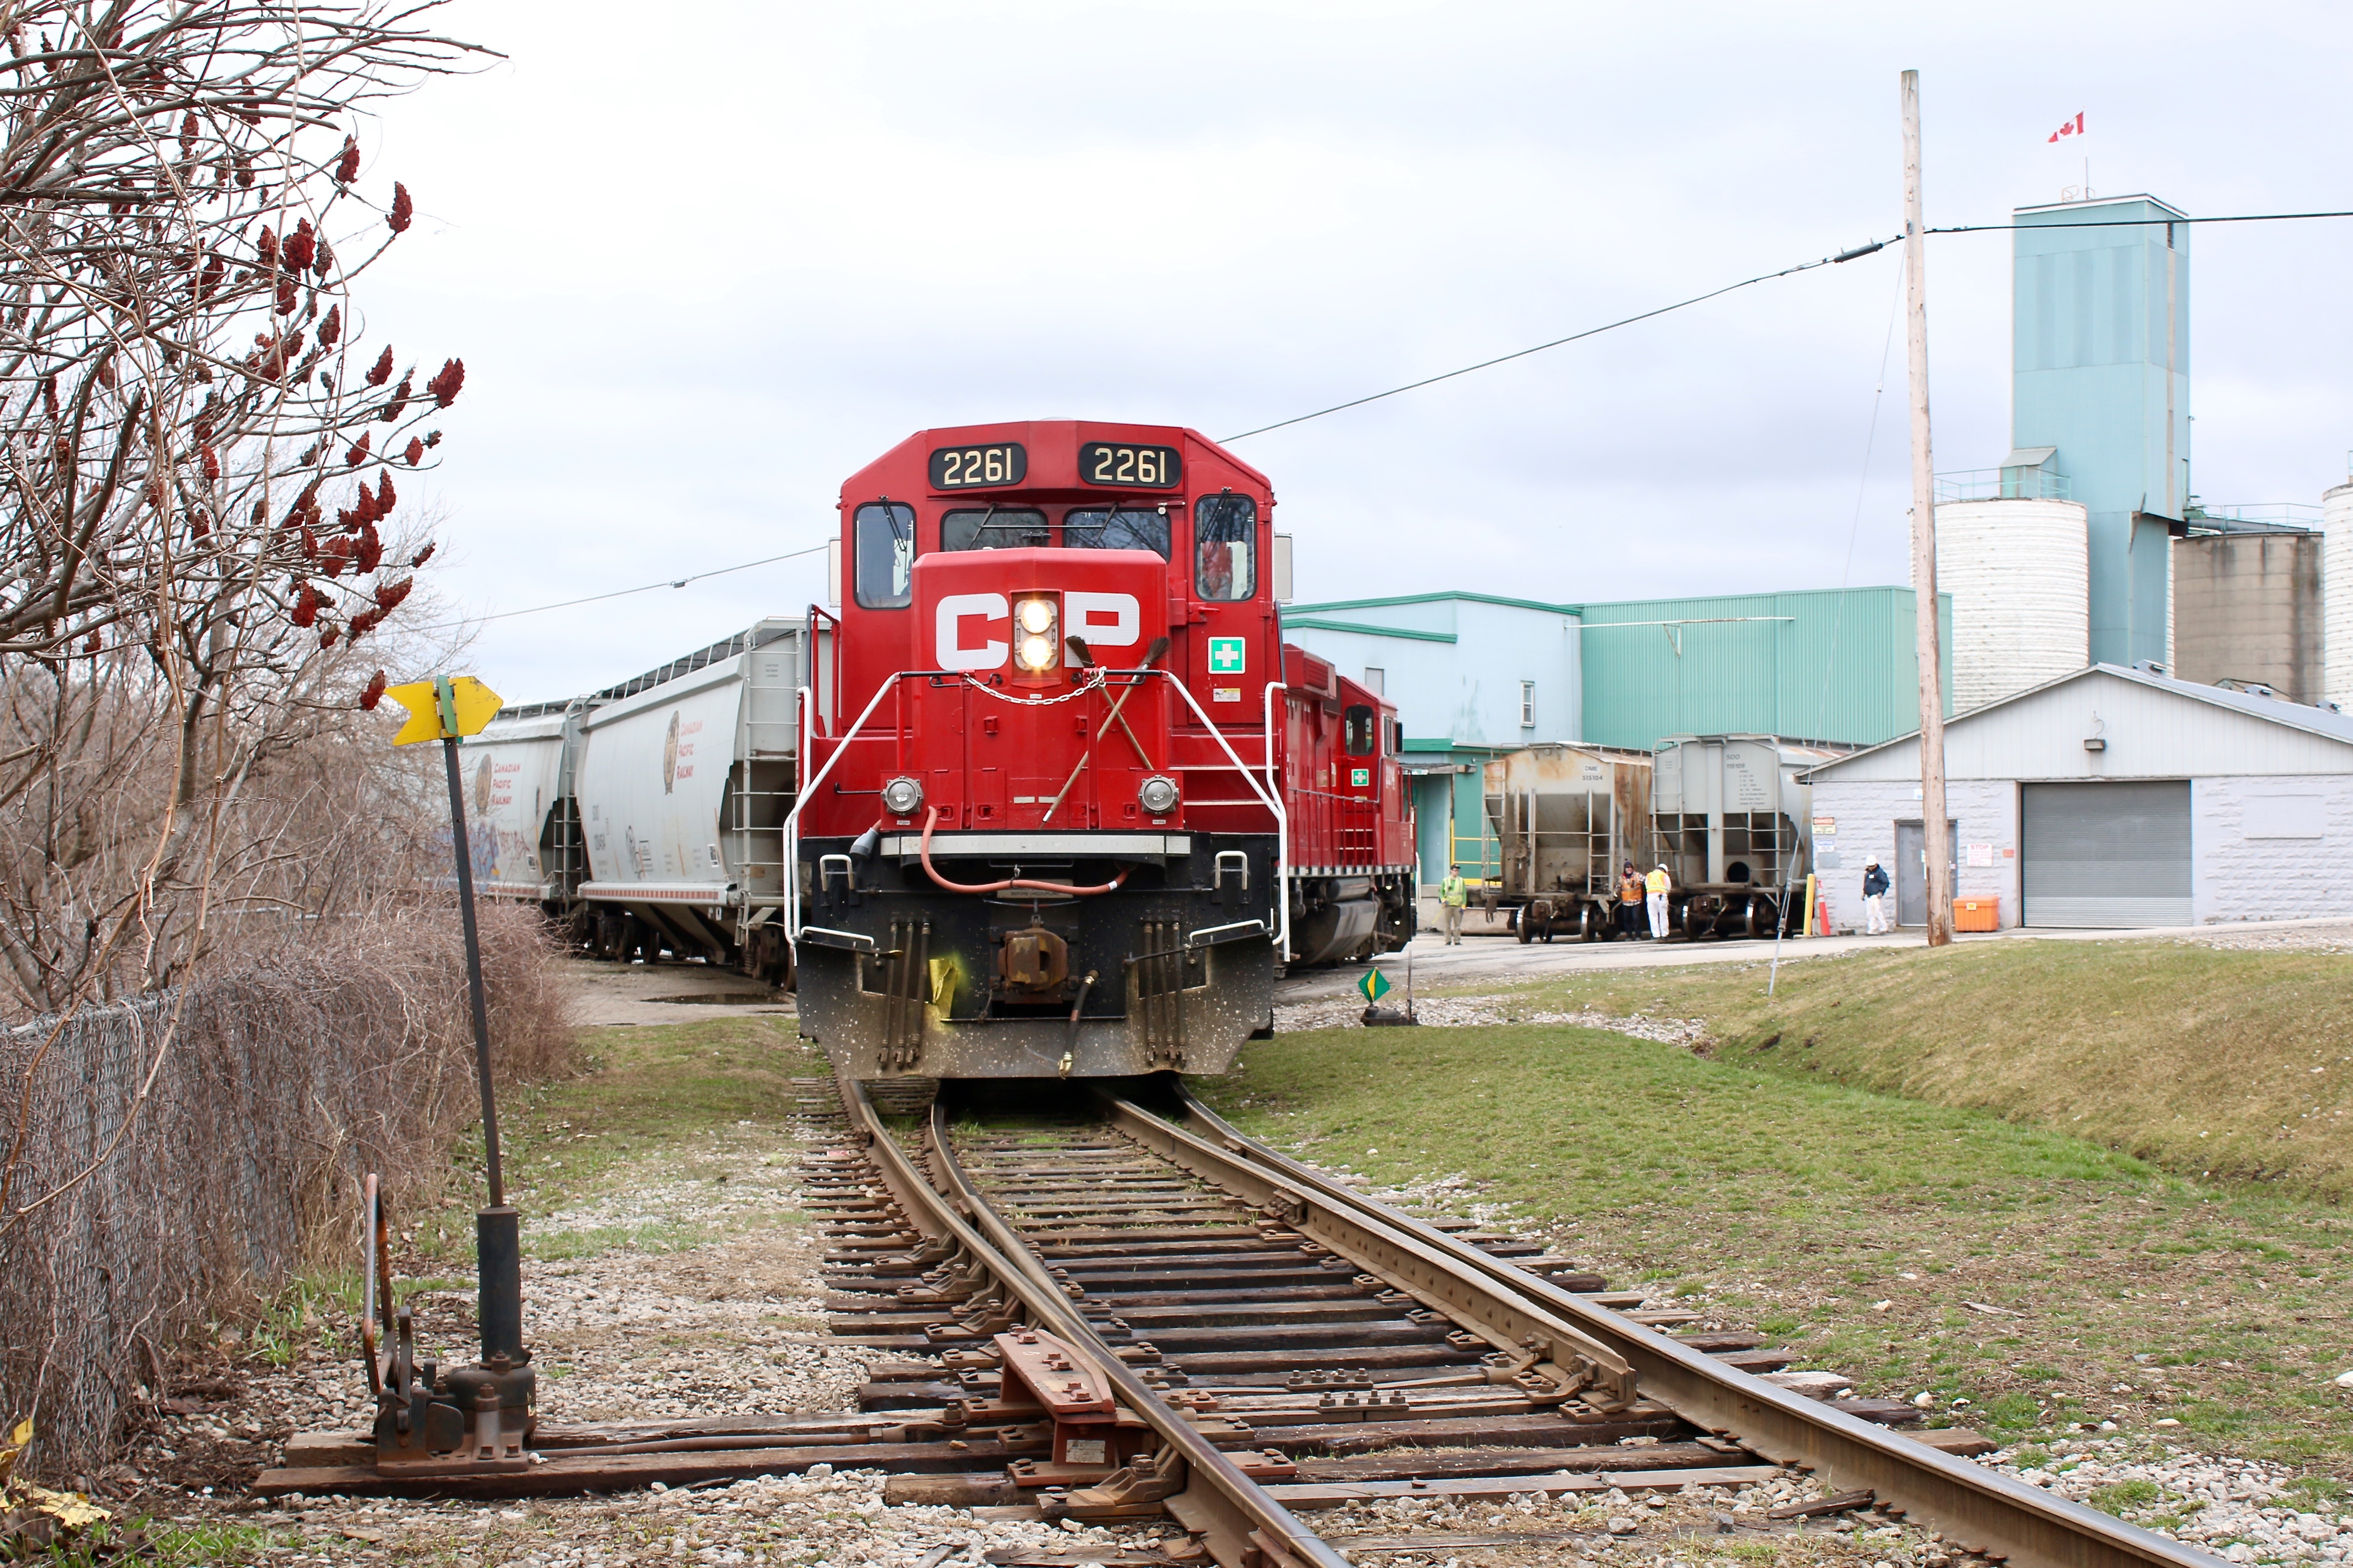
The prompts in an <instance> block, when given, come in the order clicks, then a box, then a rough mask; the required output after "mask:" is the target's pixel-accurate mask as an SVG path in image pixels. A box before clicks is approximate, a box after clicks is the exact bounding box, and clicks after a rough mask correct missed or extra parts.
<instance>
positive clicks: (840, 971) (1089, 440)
mask: <svg viewBox="0 0 2353 1568" xmlns="http://www.w3.org/2000/svg"><path fill="white" fill-rule="evenodd" d="M1273 510H1274V497H1273V494H1272V491H1271V489H1270V487H1269V486H1268V484H1267V481H1266V479H1265V476H1263V475H1262V474H1261V473H1259V472H1258V471H1257V470H1256V469H1255V468H1250V466H1249V465H1248V464H1246V463H1243V462H1241V461H1240V460H1239V459H1237V458H1235V457H1234V456H1233V455H1232V454H1231V453H1229V452H1228V451H1226V450H1225V449H1224V448H1222V447H1219V446H1218V445H1217V444H1216V443H1215V442H1213V441H1210V440H1208V439H1207V438H1205V437H1201V436H1200V435H1198V434H1197V433H1195V432H1193V431H1191V430H1183V429H1175V428H1169V427H1166V426H1137V425H1099V424H1091V423H1087V422H1084V421H1075V420H1034V421H1029V422H1025V423H1015V424H1004V425H981V426H965V427H963V428H958V429H950V430H926V431H923V432H920V433H918V434H916V435H914V436H913V437H909V438H908V439H907V440H905V441H903V442H902V443H900V445H899V446H897V447H894V448H892V450H891V451H890V452H888V453H886V454H884V455H883V456H882V457H881V458H879V459H877V460H876V461H875V462H873V463H871V464H870V465H869V466H868V467H866V468H864V469H862V470H860V472H859V473H858V474H856V475H854V476H853V477H852V478H851V479H849V482H848V483H847V484H845V485H844V486H843V487H842V491H841V535H840V550H841V567H840V584H841V587H842V589H843V592H842V595H841V603H840V607H839V616H831V615H828V614H827V613H825V612H823V611H817V610H813V611H812V612H811V617H812V621H813V622H814V623H815V624H816V625H817V626H818V636H817V637H815V638H814V639H813V642H814V651H815V661H814V664H813V666H812V673H811V682H812V684H811V685H810V686H809V687H808V688H807V689H804V690H803V693H802V696H801V703H800V710H801V719H800V725H801V735H800V745H799V757H800V774H801V778H802V780H803V781H804V782H803V784H802V785H801V788H800V790H799V792H798V797H797V800H796V801H795V803H794V805H793V809H792V812H791V814H790V816H788V817H787V818H786V826H785V834H786V862H787V864H788V865H790V866H792V867H793V868H795V870H796V871H797V876H795V877H794V878H792V879H789V881H788V893H787V900H788V902H787V908H786V911H785V916H786V930H787V931H789V932H790V933H791V934H792V937H793V945H794V948H795V951H796V955H797V969H798V979H799V990H800V1016H801V1024H802V1027H803V1029H804V1031H806V1032H807V1033H808V1034H810V1035H812V1036H814V1037H816V1038H817V1039H818V1042H819V1043H820V1044H821V1045H822V1046H823V1047H825V1048H826V1050H827V1051H828V1054H829V1055H831V1056H832V1058H834V1060H835V1061H836V1062H837V1063H839V1064H842V1065H845V1066H847V1067H849V1068H851V1069H852V1070H853V1071H855V1072H856V1073H857V1074H858V1076H860V1078H865V1079H887V1078H891V1077H894V1076H921V1077H926V1078H950V1077H954V1078H983V1077H1014V1078H1019V1077H1053V1076H1058V1075H1060V1076H1077V1077H1112V1076H1120V1075H1126V1074H1134V1073H1146V1072H1155V1071H1163V1070H1179V1071H1186V1072H1210V1073H1214V1072H1219V1071H1222V1070H1223V1069H1224V1068H1226V1066H1227V1064H1228V1063H1229V1061H1230V1060H1231V1059H1232V1057H1233V1054H1234V1052H1235V1051H1236V1050H1237V1049H1238V1048H1239V1047H1240V1045H1241V1042H1242V1041H1243V1040H1245V1039H1247V1038H1250V1037H1251V1036H1253V1035H1258V1034H1263V1033H1264V1032H1265V1031H1266V1030H1267V1029H1269V1028H1270V1027H1271V1023H1272V1016H1273V987H1274V978H1275V971H1276V965H1277V963H1278V961H1279V959H1287V960H1288V961H1290V962H1293V963H1316V962H1325V961H1330V960H1333V959H1336V958H1345V957H1350V956H1362V955H1367V954H1370V953H1372V952H1378V951H1384V950H1387V949H1390V948H1394V947H1397V946H1399V945H1401V944H1402V943H1403V942H1404V941H1405V940H1406V938H1407V936H1408V934H1409V932H1410V931H1411V925H1410V921H1411V920H1412V917H1413V852H1412V844H1413V825H1412V817H1411V812H1410V808H1409V805H1407V803H1406V797H1405V792H1404V790H1403V788H1402V784H1401V781H1400V779H1399V777H1398V760H1397V752H1398V725H1397V720H1396V711H1395V710H1394V709H1392V708H1390V707H1389V706H1388V704H1386V703H1385V702H1383V701H1382V700H1381V698H1380V696H1379V695H1378V694H1377V693H1375V692H1371V691H1368V690H1366V689H1364V688H1363V687H1360V686H1358V685H1356V683H1355V682H1353V681H1349V680H1346V679H1342V678H1340V677H1339V676H1338V675H1337V674H1336V672H1335V671H1334V670H1333V669H1332V668H1331V667H1330V666H1329V665H1327V664H1325V663H1324V662H1323V661H1321V660H1319V659H1316V658H1314V657H1313V656H1311V655H1308V654H1306V653H1305V652H1303V650H1301V649H1298V648H1287V647H1283V645H1282V634H1281V628H1280V623H1279V620H1278V614H1277V611H1276V607H1275V599H1274V587H1275V585H1274V584H1273V582H1272V581H1271V577H1272V575H1273V571H1274V566H1275V554H1276V543H1275V535H1274V531H1273V524H1272V514H1273Z"/></svg>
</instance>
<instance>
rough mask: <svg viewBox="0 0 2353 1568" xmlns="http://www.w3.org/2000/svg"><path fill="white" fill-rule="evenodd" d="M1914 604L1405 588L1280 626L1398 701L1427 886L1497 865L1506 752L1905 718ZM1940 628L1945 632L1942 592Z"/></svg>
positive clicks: (1913, 666)
mask: <svg viewBox="0 0 2353 1568" xmlns="http://www.w3.org/2000/svg"><path fill="white" fill-rule="evenodd" d="M1913 603H1914V601H1913V596H1912V590H1911V589H1909V588H1852V589H1846V590H1835V589H1832V590H1822V591H1819V592H1809V593H1788V594H1742V595H1725V596H1719V597H1713V598H1684V599H1641V600H1626V601H1620V602H1617V603H1611V604H1588V605H1570V604H1554V603H1549V602H1546V601H1542V600H1534V599H1509V598H1502V597H1498V596H1496V595H1489V594H1462V593H1438V594H1412V595H1400V596H1397V597H1392V598H1381V599H1345V600H1332V601H1328V602H1324V603H1320V604H1295V605H1286V606H1285V607H1284V608H1283V612H1282V632H1283V637H1284V638H1285V639H1286V640H1287V641H1290V642H1293V643H1296V644H1298V645H1299V646H1300V647H1304V648H1307V649H1308V650H1309V651H1311V652H1313V653H1314V654H1316V655H1318V656H1319V657H1322V658H1328V659H1330V660H1331V661H1332V662H1333V663H1334V664H1335V666H1336V667H1337V668H1339V669H1340V671H1341V672H1342V673H1343V674H1345V675H1347V676H1349V677H1351V678H1353V679H1359V680H1362V681H1363V682H1364V683H1365V684H1366V685H1367V686H1369V687H1371V688H1372V689H1375V690H1377V691H1380V692H1382V693H1383V694H1384V695H1386V696H1387V697H1388V700H1390V701H1392V702H1394V703H1396V704H1397V708H1398V718H1399V720H1400V721H1401V722H1402V723H1403V725H1404V728H1405V754H1404V756H1403V758H1402V759H1401V760H1402V762H1403V763H1404V766H1405V771H1406V773H1407V774H1408V775H1409V777H1410V778H1411V779H1412V781H1413V802H1414V810H1415V813H1416V815H1417V817H1418V818H1419V835H1420V841H1419V851H1420V857H1421V879H1422V881H1423V882H1424V883H1425V884H1430V883H1434V882H1436V881H1437V880H1438V879H1440V878H1441V877H1443V876H1444V875H1445V874H1446V867H1447V866H1448V864H1449V863H1454V864H1459V865H1461V867H1462V869H1463V874H1464V875H1465V876H1466V877H1472V878H1473V879H1476V878H1478V877H1482V876H1495V875H1500V874H1501V871H1502V868H1503V857H1502V847H1501V845H1500V844H1498V843H1497V841H1496V839H1495V837H1494V836H1493V832H1492V831H1491V829H1490V826H1489V824H1488V821H1487V814H1486V803H1485V789H1484V783H1485V781H1484V773H1485V768H1486V763H1487V761H1488V759H1489V758H1491V757H1494V756H1498V755H1500V754H1502V753H1504V752H1512V751H1516V750H1518V749H1519V748H1521V747H1523V746H1528V745H1534V744H1536V743H1538V742H1555V741H1558V742H1583V743H1586V744H1592V745H1603V746H1622V747H1627V748H1630V749H1632V750H1637V751H1645V752H1647V751H1649V750H1651V748H1652V747H1653V746H1655V745H1657V744H1658V742H1660V741H1661V740H1662V739H1664V738H1665V737H1667V736H1669V735H1678V734H1683V735H1688V734H1726V733H1733V734H1772V735H1780V736H1783V737H1785V738H1788V739H1790V740H1801V741H1809V742H1828V743H1830V744H1832V745H1842V746H1856V747H1861V746H1868V745H1876V744H1877V743H1879V742H1882V741H1885V740H1889V739H1892V738H1893V737H1894V736H1897V735H1901V734H1905V733H1906V732H1908V731H1912V730H1915V729H1916V728H1918V726H1919V721H1920V717H1919V709H1918V701H1919V695H1918V694H1919V668H1920V667H1919V661H1918V659H1917V658H1916V657H1915V647H1914V633H1913V624H1912V616H1913ZM1943 632H1944V637H1945V644H1946V646H1947V647H1950V646H1951V641H1952V602H1951V600H1950V599H1949V598H1947V600H1946V601H1945V603H1944V605H1943ZM1945 707H1946V710H1947V712H1950V711H1951V710H1952V681H1951V670H1950V667H1949V665H1948V666H1947V670H1946V685H1945Z"/></svg>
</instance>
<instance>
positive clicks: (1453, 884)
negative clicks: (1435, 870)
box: [1438, 866, 1471, 947]
mask: <svg viewBox="0 0 2353 1568" xmlns="http://www.w3.org/2000/svg"><path fill="white" fill-rule="evenodd" d="M1470 901H1471V885H1470V884H1469V883H1467V882H1465V881H1464V880H1463V879H1462V868H1461V867H1460V866H1450V867H1448V868H1446V880H1444V881H1443V882H1440V883H1439V884H1438V905H1439V908H1440V910H1442V911H1444V914H1445V917H1446V945H1447V946H1449V947H1459V946H1461V942H1462V906H1463V905H1465V904H1467V903H1469V902H1470Z"/></svg>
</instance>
